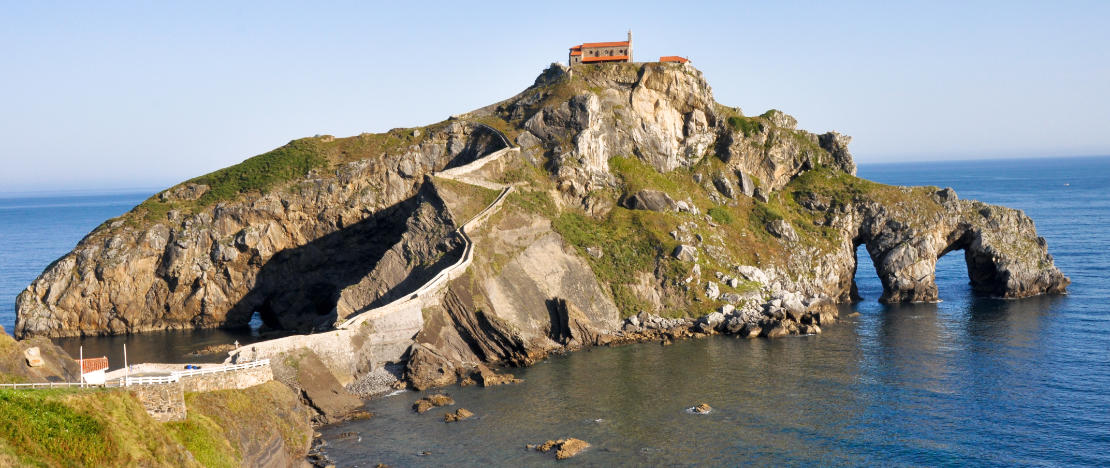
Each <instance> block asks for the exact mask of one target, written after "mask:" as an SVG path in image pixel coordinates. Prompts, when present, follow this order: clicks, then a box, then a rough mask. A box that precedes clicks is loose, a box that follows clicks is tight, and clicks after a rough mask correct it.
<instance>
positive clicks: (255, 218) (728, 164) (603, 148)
mask: <svg viewBox="0 0 1110 468" xmlns="http://www.w3.org/2000/svg"><path fill="white" fill-rule="evenodd" d="M796 126H797V122H796V121H795V120H794V119H793V118H792V117H790V116H789V115H786V114H784V113H782V112H780V111H768V112H767V113H765V114H763V115H761V116H755V117H752V116H744V115H743V114H741V113H740V111H739V110H738V109H733V108H728V107H725V106H722V105H719V104H717V103H716V102H715V101H714V100H713V96H712V92H711V90H710V87H709V85H708V83H706V82H705V80H704V79H703V77H702V76H701V74H700V72H698V71H697V70H695V69H693V68H692V67H689V66H684V65H671V64H610V65H602V66H592V65H591V66H581V67H574V68H572V69H565V68H562V67H552V68H550V69H548V70H547V71H545V72H544V73H543V74H542V75H541V76H540V77H539V78H538V79H537V80H536V83H535V85H533V86H532V87H530V88H529V89H527V90H525V91H524V92H522V93H521V94H519V95H517V96H515V97H513V98H510V99H508V100H506V101H504V102H501V103H498V104H495V105H493V106H490V107H487V108H484V109H480V110H478V111H475V112H472V113H469V114H464V115H461V116H458V117H457V119H454V120H452V121H449V122H445V123H441V124H436V125H433V126H430V127H427V128H422V129H417V130H396V131H391V133H390V134H389V135H390V137H389V138H388V139H385V140H382V139H381V136H358V137H352V138H349V139H327V138H325V139H306V140H298V141H297V142H294V143H291V145H292V146H290V147H289V148H287V149H289V150H290V151H292V150H297V151H302V150H305V148H308V149H309V150H311V151H310V153H311V154H317V153H318V154H317V155H323V156H326V158H328V159H327V160H328V161H331V162H332V164H331V165H330V166H321V167H325V168H324V169H321V168H320V167H316V168H314V169H311V170H308V171H307V172H305V175H304V176H303V177H294V178H293V179H290V180H288V181H285V182H283V183H280V184H276V185H273V186H272V187H269V188H266V189H258V190H249V191H244V192H242V193H239V194H237V195H235V196H234V197H232V198H229V199H221V200H218V201H217V202H211V203H210V199H211V198H212V197H213V196H215V195H218V194H221V193H225V192H226V187H221V186H220V185H218V184H216V183H215V182H211V181H209V182H206V183H200V182H202V181H201V180H200V179H197V180H194V181H193V182H189V183H186V184H182V185H180V186H177V187H174V188H171V189H170V190H167V191H166V192H164V193H163V194H162V195H159V196H156V197H153V198H152V199H151V200H150V201H149V203H151V204H152V206H154V207H162V208H167V209H169V210H168V211H166V212H165V214H162V215H159V213H161V212H159V211H157V210H154V211H152V209H151V208H150V207H147V208H143V207H140V208H137V210H136V211H135V212H133V213H132V214H130V215H128V216H125V217H124V218H122V219H119V220H114V221H111V222H109V223H107V224H106V225H105V226H102V227H101V228H98V229H97V230H96V231H94V232H93V233H92V234H90V235H89V236H88V237H87V238H86V239H84V240H83V241H82V242H81V243H80V244H79V245H78V246H77V248H76V249H75V250H74V251H73V252H71V253H70V254H67V255H66V256H65V257H63V258H61V259H59V260H58V261H57V262H55V263H54V264H53V265H51V266H50V267H48V268H47V270H46V271H45V272H44V273H43V275H42V276H40V277H39V278H38V279H36V280H35V282H34V283H33V284H32V285H31V286H29V287H28V289H27V290H26V291H24V292H23V293H22V294H20V296H19V298H18V319H17V330H16V331H17V333H18V334H20V335H51V336H63V335H74V334H82V333H84V334H101V333H126V332H137V331H144V330H155V329H165V328H191V327H213V326H234V325H242V324H245V323H247V322H248V321H249V320H250V318H251V316H252V315H253V314H255V313H258V314H260V316H261V317H262V319H263V320H264V321H265V322H266V323H267V324H268V325H269V326H271V327H275V328H283V329H296V330H304V331H307V330H327V329H329V328H331V327H333V326H334V324H336V323H337V321H340V320H343V319H344V318H347V317H351V316H354V315H357V314H360V313H362V312H364V311H367V310H371V309H373V308H375V307H377V306H381V305H383V304H385V303H388V302H390V301H392V300H394V299H397V298H406V297H407V298H410V299H411V298H413V297H417V298H418V299H419V300H420V301H421V305H420V307H419V308H417V309H412V311H411V312H412V315H413V317H414V319H413V320H412V322H413V323H414V325H412V326H406V327H400V326H397V327H392V328H390V327H385V326H384V324H385V323H386V322H387V321H388V318H389V317H384V318H382V320H383V321H380V322H366V323H369V325H367V327H366V329H365V330H360V331H358V333H356V334H355V335H357V338H358V339H357V340H354V341H351V344H352V346H356V347H358V348H359V349H360V350H369V351H366V352H367V353H368V354H373V350H374V349H375V347H383V346H386V344H388V345H389V346H391V347H392V348H391V349H394V351H396V352H395V353H394V354H392V355H393V356H394V357H396V356H399V355H400V353H401V351H402V350H405V349H407V352H406V353H405V356H404V358H403V359H402V360H403V361H404V379H405V380H406V381H407V382H408V383H409V384H411V385H412V386H413V387H414V388H416V389H418V390H419V389H424V388H429V387H435V386H443V385H448V384H451V383H454V382H457V381H459V380H462V381H463V382H467V383H474V382H481V383H483V385H485V384H495V383H505V382H513V381H516V380H515V379H513V378H512V376H509V375H505V374H497V373H494V372H493V371H491V370H490V369H489V368H488V367H486V365H485V364H486V363H501V364H510V365H527V364H530V363H533V362H535V361H536V360H537V359H539V358H542V357H543V356H545V355H546V354H547V353H550V352H556V351H562V350H568V349H575V348H578V347H582V346H591V345H601V344H606V343H610V342H625V341H635V340H642V339H658V340H660V341H663V342H670V341H671V340H673V339H676V338H679V337H683V336H691V335H695V334H710V333H735V334H739V335H740V336H744V337H757V336H763V337H777V336H785V335H790V334H809V333H818V332H820V330H821V328H822V327H826V326H827V325H828V324H830V323H832V322H834V321H835V320H836V309H835V306H834V305H835V303H836V302H843V301H849V300H853V299H856V298H857V296H858V295H857V293H856V288H855V286H854V274H855V272H856V260H855V258H856V257H855V248H856V247H857V246H859V245H866V247H867V250H868V252H869V254H870V256H871V258H872V261H873V263H874V265H875V270H876V272H877V273H878V275H879V276H880V279H881V280H882V283H883V286H884V294H883V297H882V298H881V300H883V301H890V302H911V301H934V300H937V298H938V292H937V289H936V284H935V265H936V260H937V258H938V257H939V256H942V255H944V254H946V253H949V252H951V251H953V250H963V251H964V255H965V258H966V260H967V264H968V275H969V278H970V279H971V282H972V285H973V287H974V288H975V289H976V290H978V291H980V292H983V293H986V294H991V295H994V296H1001V297H1024V296H1029V295H1036V294H1045V293H1063V292H1065V289H1066V286H1067V285H1068V279H1067V278H1066V277H1064V276H1063V274H1062V273H1060V271H1059V270H1057V269H1056V267H1055V266H1054V265H1053V262H1052V257H1051V256H1050V255H1049V254H1048V252H1047V248H1046V245H1045V242H1044V239H1042V238H1039V237H1037V235H1036V232H1035V229H1034V226H1033V223H1032V221H1031V220H1029V218H1028V217H1026V216H1025V215H1024V214H1022V213H1021V212H1019V211H1016V210H1011V209H1007V208H1002V207H996V206H991V205H986V204H983V203H979V202H974V201H962V200H959V199H958V198H957V197H956V195H955V193H953V192H952V191H951V190H947V189H946V190H938V189H936V188H926V187H917V188H901V187H890V186H884V185H880V184H874V183H870V182H867V181H864V180H862V179H858V178H855V177H853V174H854V172H855V164H854V163H853V162H852V158H851V155H850V153H849V152H848V149H847V145H848V142H849V141H850V138H849V137H847V136H844V135H840V134H837V133H835V132H828V133H824V134H820V135H818V134H814V133H810V132H806V131H803V130H798V129H797V128H796ZM493 127H497V128H499V129H500V130H493ZM502 132H503V133H504V134H502ZM328 138H330V137H328ZM507 141H512V142H515V143H516V144H518V145H519V146H520V148H519V149H514V150H512V151H511V152H510V151H506V152H501V153H498V154H502V155H504V154H509V153H513V154H514V156H513V157H506V158H502V159H498V160H497V162H496V163H491V164H490V165H489V166H488V167H486V166H482V167H481V168H479V169H475V170H474V171H470V168H467V174H466V179H464V180H465V181H469V182H460V181H459V180H460V179H455V180H454V182H458V183H459V184H460V186H459V187H455V189H453V190H443V191H440V190H437V189H436V188H435V183H434V182H429V181H434V180H435V179H434V178H432V177H429V176H430V175H431V174H434V173H436V172H439V171H442V170H444V169H446V168H452V167H458V166H460V165H463V164H465V163H468V162H471V161H474V160H475V159H476V158H479V157H481V156H482V155H486V154H490V153H491V152H493V151H494V150H497V149H500V148H502V147H503V146H504V145H505V144H506V142H507ZM383 142H384V143H383ZM389 142H400V143H395V144H394V143H390V144H386V143H389ZM306 145H307V146H306ZM367 147H374V148H379V149H380V151H377V150H376V151H377V152H370V153H359V152H360V151H363V152H365V151H367V150H365V148H367ZM305 151H307V150H305ZM312 151H315V153H312ZM356 153H357V154H360V155H361V156H358V157H352V156H351V155H352V154H356ZM297 154H300V153H297ZM479 165H481V164H479ZM212 180H216V179H212ZM468 184H469V185H468ZM509 184H511V185H512V186H513V188H514V190H515V192H513V193H512V195H508V198H505V199H504V201H505V203H504V204H503V205H502V206H501V208H499V210H498V211H497V212H496V213H493V214H490V215H489V217H488V218H487V219H485V221H484V224H483V225H482V226H480V227H478V228H477V229H476V230H475V231H474V232H471V230H470V228H468V229H467V231H466V235H461V234H458V233H457V232H456V231H455V229H456V228H457V227H458V226H459V225H461V224H462V222H463V221H465V219H457V218H467V217H468V216H462V215H459V214H458V213H462V212H467V213H470V215H473V213H475V212H478V211H480V210H481V209H482V208H483V207H484V206H486V204H488V203H491V201H490V200H489V199H488V197H489V196H496V195H497V193H498V192H497V188H498V187H504V186H506V185H509ZM468 186H472V187H471V188H467V187H468ZM483 190H484V192H483ZM504 194H508V192H504ZM504 194H502V196H503V195H504ZM455 198H458V199H455ZM475 204H476V205H477V206H473V205H475ZM144 205H145V204H144ZM181 210H184V211H181ZM152 213H153V215H152ZM140 215H141V216H140ZM564 215H567V216H564ZM621 223H623V224H621ZM467 239H469V242H470V244H469V245H468V246H467V244H466V242H467V241H466V240H467ZM464 246H467V247H464ZM467 252H470V253H471V254H472V255H473V261H472V262H471V263H470V264H469V266H468V267H467V268H468V269H467V270H466V271H465V273H463V274H461V276H451V279H450V280H445V281H444V282H443V283H436V284H437V288H439V289H436V292H435V294H428V295H423V294H413V292H414V291H418V288H419V287H420V286H421V285H423V284H425V283H426V282H427V281H429V280H430V279H431V278H433V277H435V275H436V274H437V272H440V271H441V270H442V269H443V268H444V266H446V265H450V264H454V263H455V262H456V261H457V260H459V259H460V258H469V257H465V255H466V253H467ZM714 276H716V280H713V277H714ZM702 309H704V310H702ZM418 311H419V313H417V312H418ZM663 312H667V314H666V315H671V316H674V315H681V314H690V315H692V316H701V315H706V317H705V318H704V319H698V320H695V319H694V318H693V317H688V318H682V319H662V318H660V317H659V316H658V315H655V314H662V313H663ZM707 314H708V315H707ZM367 316H370V315H363V317H367ZM621 317H628V319H627V320H625V321H622V320H621ZM406 323H407V322H406ZM378 327H380V329H379V328H378ZM387 328H388V330H386V329H387ZM415 330H419V331H418V332H415ZM344 331H345V332H346V331H347V330H344ZM335 333H336V335H337V336H338V332H335ZM413 333H415V336H413ZM387 335H388V336H387ZM293 341H295V340H293ZM355 341H358V343H355ZM406 346H407V348H406ZM332 351H334V350H332ZM360 352H361V351H360ZM332 354H335V353H332ZM319 356H320V360H321V361H324V362H325V363H326V362H328V361H329V358H328V356H330V355H329V354H327V353H324V354H320V355H319ZM358 356H359V359H360V362H363V361H368V362H370V363H369V364H366V365H361V364H360V365H359V366H355V367H357V368H354V367H353V368H351V369H345V370H343V371H342V372H343V373H344V375H343V377H342V379H341V380H342V381H343V382H344V383H346V382H348V381H354V380H355V379H356V378H357V376H355V375H349V374H351V373H352V372H354V373H359V372H368V371H375V370H380V367H379V368H375V367H378V366H379V364H381V363H380V362H377V361H374V360H373V359H371V358H373V356H369V357H366V358H365V359H363V357H364V356H363V355H362V354H358ZM389 360H390V361H392V360H393V359H392V358H391V359H389ZM338 375H339V374H335V376H338Z"/></svg>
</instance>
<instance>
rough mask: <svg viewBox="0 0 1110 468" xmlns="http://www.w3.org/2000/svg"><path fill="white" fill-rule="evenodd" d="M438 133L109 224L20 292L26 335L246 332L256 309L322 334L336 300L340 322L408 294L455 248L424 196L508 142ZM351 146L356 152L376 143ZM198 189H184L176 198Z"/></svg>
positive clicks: (478, 131)
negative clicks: (440, 176) (191, 210)
mask: <svg viewBox="0 0 1110 468" xmlns="http://www.w3.org/2000/svg"><path fill="white" fill-rule="evenodd" d="M426 132H427V134H426V135H424V136H423V137H422V139H420V140H419V141H418V142H414V143H413V144H412V145H411V146H407V147H399V148H397V149H396V150H393V151H389V152H387V153H386V154H383V155H382V156H381V157H378V158H373V159H360V160H355V161H352V162H347V163H342V164H339V165H338V166H337V167H335V168H334V170H333V172H331V173H324V172H323V171H313V172H311V173H310V174H309V175H308V176H306V177H305V178H303V179H300V180H297V181H295V183H293V184H289V185H287V186H285V187H282V188H279V189H277V190H273V191H271V192H269V193H266V194H258V193H256V192H251V193H245V194H242V195H240V196H239V197H238V198H236V199H235V200H233V201H228V202H220V203H216V204H214V205H211V206H207V207H203V208H201V209H199V211H198V212H196V213H195V214H192V215H184V214H180V213H177V212H174V211H170V212H169V214H168V215H167V216H165V217H163V218H162V219H155V220H154V221H152V222H147V221H143V220H141V221H142V222H144V224H141V225H139V226H134V225H133V223H134V221H131V222H129V221H128V219H127V217H126V216H125V218H124V219H119V220H113V221H109V222H108V223H106V224H105V225H102V226H101V227H100V228H98V229H97V230H96V231H94V232H93V233H91V234H89V235H88V236H87V237H86V238H85V239H83V240H82V241H81V243H80V244H78V245H77V247H76V248H75V249H74V250H73V252H70V253H69V254H67V255H65V256H64V257H62V258H60V259H58V260H57V261H56V262H54V263H53V264H52V265H50V266H49V267H48V268H47V269H46V271H44V272H43V274H42V275H41V276H40V277H39V278H38V279H36V280H35V282H33V283H32V284H31V285H30V286H29V287H28V288H27V289H26V290H25V291H24V292H23V293H21V294H20V295H19V298H18V299H17V309H18V311H19V312H18V315H17V319H16V322H17V323H16V330H15V334H16V336H28V335H44V336H70V335H80V334H93V335H95V334H118V333H131V332H141V331H149V330H159V329H181V328H196V327H217V326H237V325H244V324H246V323H247V322H249V321H250V319H251V316H252V315H253V314H255V313H256V312H257V313H259V314H260V315H261V317H262V319H263V320H264V321H265V322H266V323H267V324H268V325H270V326H273V327H277V328H287V329H312V328H316V327H320V326H330V325H331V323H332V322H334V320H335V319H336V318H337V305H338V315H339V316H342V315H345V314H348V313H350V312H351V311H353V310H357V309H358V308H359V307H364V306H366V305H368V304H370V303H373V302H374V301H376V300H379V299H383V296H385V295H386V293H385V291H393V292H395V293H397V294H401V290H403V289H404V288H405V286H406V285H409V284H412V283H418V282H421V281H422V280H423V279H424V277H426V276H428V273H429V271H433V274H434V270H435V269H436V268H435V267H436V265H434V262H432V261H431V260H432V259H436V258H440V257H442V256H443V255H444V253H445V252H448V251H450V250H451V249H452V248H453V246H452V245H451V240H450V239H444V234H445V233H448V232H450V231H451V230H452V229H454V226H453V223H452V222H450V221H449V220H447V219H445V217H444V216H443V214H442V211H443V210H442V206H441V205H440V204H439V203H438V201H437V200H436V199H435V197H434V196H432V195H429V194H428V193H427V191H422V190H421V187H422V186H423V183H422V182H423V176H424V175H425V174H428V173H431V172H433V171H438V170H442V169H444V168H446V167H452V166H457V165H461V164H465V163H467V162H469V161H471V160H473V159H475V158H476V157H478V156H480V155H482V154H486V153H488V152H490V151H493V150H495V149H498V148H501V147H503V146H504V143H503V141H502V140H501V139H500V137H499V136H496V134H493V133H492V132H490V131H489V130H487V129H485V128H484V127H480V126H474V125H469V124H465V123H462V122H453V123H451V124H447V125H442V126H440V127H437V128H435V129H432V130H426ZM348 140H350V141H348V142H346V143H345V144H346V145H348V146H351V147H354V148H358V145H360V144H369V143H364V142H363V140H366V141H367V142H372V141H373V140H372V139H370V137H364V136H358V137H352V138H351V139H348ZM310 143H314V144H317V142H310ZM319 144H322V143H319ZM340 148H342V147H340ZM199 191H201V189H200V188H199V187H194V186H193V184H185V185H182V186H179V187H175V188H171V189H169V190H167V191H166V192H165V193H166V194H167V198H174V199H177V198H191V197H192V195H190V194H195V193H197V192H199ZM160 197H161V196H155V197H154V198H160ZM129 216H130V215H129ZM136 217H138V216H137V215H136V216H131V218H136ZM430 239H431V240H430ZM398 286H401V287H400V288H398ZM340 299H342V300H341V301H340Z"/></svg>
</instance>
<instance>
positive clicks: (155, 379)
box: [0, 359, 270, 390]
mask: <svg viewBox="0 0 1110 468" xmlns="http://www.w3.org/2000/svg"><path fill="white" fill-rule="evenodd" d="M268 365H270V360H269V359H259V360H257V361H251V362H244V363H242V364H233V365H227V366H219V367H209V368H205V369H191V370H183V371H174V372H170V374H169V375H151V376H144V377H130V376H129V377H121V378H119V379H111V380H108V381H105V382H104V384H102V385H95V384H90V383H83V382H39V383H17V384H0V388H11V389H16V390H20V389H24V390H30V389H41V388H67V387H128V386H131V385H160V384H168V383H174V382H177V381H179V380H181V378H182V377H189V376H193V375H204V374H219V373H223V372H234V371H237V370H242V369H251V368H254V367H263V366H268Z"/></svg>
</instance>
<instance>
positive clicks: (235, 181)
mask: <svg viewBox="0 0 1110 468" xmlns="http://www.w3.org/2000/svg"><path fill="white" fill-rule="evenodd" d="M320 146H321V144H320V142H319V140H318V139H316V138H304V139H300V140H294V141H291V142H289V144H287V145H285V146H282V147H281V148H278V149H275V150H273V151H270V152H268V153H263V154H261V155H258V156H255V157H253V158H250V159H248V160H246V161H243V162H241V163H239V164H236V165H234V166H230V167H226V168H224V169H220V170H218V171H215V172H212V173H210V174H206V175H203V176H200V177H197V178H195V179H193V180H191V181H190V182H193V183H197V184H205V185H207V186H208V187H209V189H208V191H207V192H205V194H204V195H203V196H202V197H201V198H200V200H199V203H200V204H201V205H210V204H212V203H215V202H216V201H221V200H228V199H231V198H234V197H236V196H238V195H239V194H241V193H247V192H255V191H257V192H267V191H269V190H270V189H271V188H273V187H274V186H276V185H278V184H280V183H282V182H286V181H288V180H290V179H293V178H300V177H304V176H305V175H306V174H308V172H309V171H311V170H313V169H319V168H322V167H324V166H325V164H326V163H327V160H326V159H325V158H324V157H323V156H322V155H321V148H320Z"/></svg>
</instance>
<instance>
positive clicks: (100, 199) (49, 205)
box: [0, 190, 154, 334]
mask: <svg viewBox="0 0 1110 468" xmlns="http://www.w3.org/2000/svg"><path fill="white" fill-rule="evenodd" d="M153 193H154V190H150V191H139V190H134V191H120V192H108V193H79V194H69V195H61V194H59V195H26V196H20V195H7V196H4V197H0V326H3V327H4V330H5V331H7V332H8V333H9V334H11V333H12V330H13V329H14V327H15V297H16V296H17V295H19V293H20V292H21V291H23V289H24V288H26V287H27V285H29V284H31V281H33V280H34V279H35V277H37V276H38V275H39V274H40V273H42V271H43V270H44V269H45V268H46V266H47V265H49V264H50V262H53V261H54V260H56V259H58V257H61V256H62V255H65V254H66V253H67V252H69V251H70V250H72V249H73V247H75V246H76V245H77V242H78V241H80V240H81V239H82V238H83V237H85V235H86V234H88V233H89V231H92V230H93V229H94V228H96V227H97V226H99V225H100V223H103V222H104V221H105V220H107V219H109V218H113V217H116V216H119V215H121V214H123V213H126V212H127V211H128V210H130V209H131V208H132V207H133V206H135V205H138V204H139V203H140V202H142V201H143V200H145V199H147V197H150V196H151V195H152V194H153Z"/></svg>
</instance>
